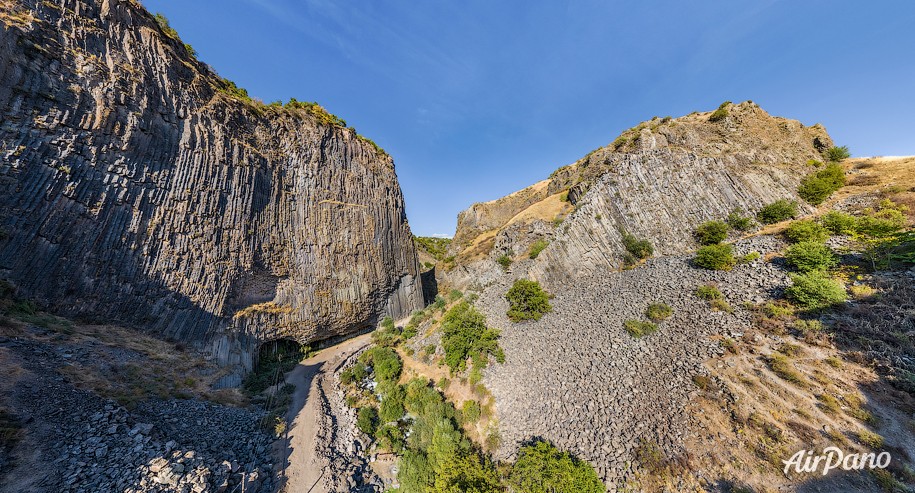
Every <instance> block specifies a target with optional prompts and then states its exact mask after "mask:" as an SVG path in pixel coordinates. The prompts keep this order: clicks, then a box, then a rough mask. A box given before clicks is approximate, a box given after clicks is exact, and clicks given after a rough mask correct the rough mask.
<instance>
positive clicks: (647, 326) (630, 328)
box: [623, 319, 658, 337]
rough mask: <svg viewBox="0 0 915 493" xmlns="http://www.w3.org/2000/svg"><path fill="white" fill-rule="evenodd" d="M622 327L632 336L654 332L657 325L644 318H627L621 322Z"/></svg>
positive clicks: (656, 329)
mask: <svg viewBox="0 0 915 493" xmlns="http://www.w3.org/2000/svg"><path fill="white" fill-rule="evenodd" d="M623 328H624V329H626V332H628V333H629V335H631V336H632V337H642V336H647V335H651V334H654V333H655V332H657V331H658V326H657V325H655V324H653V323H651V322H646V321H644V320H636V319H629V320H626V321H625V322H623Z"/></svg>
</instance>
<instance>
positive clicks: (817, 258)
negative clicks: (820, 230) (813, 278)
mask: <svg viewBox="0 0 915 493" xmlns="http://www.w3.org/2000/svg"><path fill="white" fill-rule="evenodd" d="M785 260H787V261H788V265H790V266H792V267H794V268H795V269H797V270H798V271H800V272H811V271H815V270H828V269H831V268H833V267H835V266H836V264H838V259H836V256H835V254H833V253H832V249H830V248H829V247H828V246H827V245H825V244H823V243H821V242H818V241H802V242H800V243H795V244H794V245H791V246H790V247H788V250H786V251H785Z"/></svg>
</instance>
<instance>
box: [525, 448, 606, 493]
mask: <svg viewBox="0 0 915 493" xmlns="http://www.w3.org/2000/svg"><path fill="white" fill-rule="evenodd" d="M508 482H509V484H510V485H511V487H512V488H513V490H514V491H516V492H518V493H553V492H559V491H568V492H575V493H603V492H604V491H606V488H605V487H604V484H603V483H602V482H601V481H600V479H599V478H598V477H597V473H596V472H595V471H594V468H593V467H592V466H591V465H590V464H588V463H587V462H584V461H581V460H579V459H577V458H575V457H572V456H571V455H570V454H569V453H568V452H563V451H560V450H559V449H557V448H556V447H555V446H553V445H552V444H550V443H548V442H545V441H539V442H537V443H534V444H532V445H526V446H524V447H521V450H519V451H518V460H517V461H515V463H514V465H512V468H511V473H510V474H509V477H508Z"/></svg>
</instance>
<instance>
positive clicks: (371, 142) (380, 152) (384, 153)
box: [344, 122, 388, 156]
mask: <svg viewBox="0 0 915 493" xmlns="http://www.w3.org/2000/svg"><path fill="white" fill-rule="evenodd" d="M345 125H346V122H344V126H345ZM356 138H357V139H359V140H361V141H363V142H365V143H367V144H369V145H371V146H372V148H373V149H375V152H376V153H378V155H380V156H387V155H388V152H387V151H385V150H384V149H383V148H382V147H381V146H380V145H378V144H376V143H375V141H374V140H372V139H370V138H368V137H366V136H365V135H361V134H356Z"/></svg>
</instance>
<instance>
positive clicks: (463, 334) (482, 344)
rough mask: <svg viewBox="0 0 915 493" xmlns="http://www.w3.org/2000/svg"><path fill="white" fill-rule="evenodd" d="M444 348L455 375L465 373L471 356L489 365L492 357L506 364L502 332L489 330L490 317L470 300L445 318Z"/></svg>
mask: <svg viewBox="0 0 915 493" xmlns="http://www.w3.org/2000/svg"><path fill="white" fill-rule="evenodd" d="M442 349H444V351H445V364H447V365H448V367H449V368H451V371H452V372H455V371H464V369H466V368H467V358H471V357H472V358H474V359H479V360H481V361H484V362H485V361H486V360H487V359H488V357H489V356H490V355H492V356H494V357H495V358H496V361H499V362H500V363H501V362H503V361H505V354H504V353H503V352H502V348H500V347H499V331H498V330H496V329H491V328H489V327H487V326H486V317H485V316H484V315H483V314H482V313H480V312H479V311H478V310H477V309H476V308H474V307H473V306H472V305H471V304H470V303H468V302H466V301H462V302H460V303H458V304H457V305H455V306H453V307H452V308H451V309H450V310H448V313H446V314H445V316H444V317H443V318H442Z"/></svg>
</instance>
